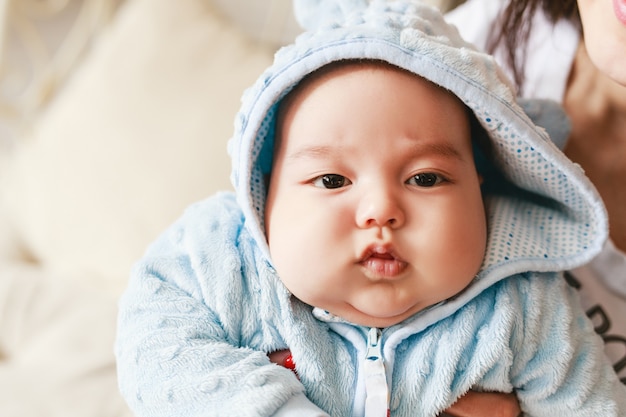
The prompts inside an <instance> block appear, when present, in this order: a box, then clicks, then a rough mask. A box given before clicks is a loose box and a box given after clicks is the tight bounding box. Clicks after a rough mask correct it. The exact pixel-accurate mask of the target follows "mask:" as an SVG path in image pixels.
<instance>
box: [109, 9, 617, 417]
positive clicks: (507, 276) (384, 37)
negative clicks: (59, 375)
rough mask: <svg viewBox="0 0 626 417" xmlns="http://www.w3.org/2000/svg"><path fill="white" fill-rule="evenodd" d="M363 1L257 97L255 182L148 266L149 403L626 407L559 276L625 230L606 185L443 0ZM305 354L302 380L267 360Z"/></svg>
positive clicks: (209, 412)
mask: <svg viewBox="0 0 626 417" xmlns="http://www.w3.org/2000/svg"><path fill="white" fill-rule="evenodd" d="M348 3H349V6H350V7H333V3H332V2H330V1H326V2H325V6H327V7H328V8H327V9H325V8H321V9H315V10H313V12H314V13H311V14H309V15H305V16H301V17H304V19H303V21H304V22H305V23H306V24H308V25H309V26H314V28H312V29H311V30H310V31H308V32H306V33H305V34H303V35H302V36H300V37H299V38H298V40H297V41H296V43H295V44H294V45H292V46H290V47H288V48H285V49H284V50H282V51H280V52H279V53H278V54H277V56H276V59H275V63H274V65H273V66H272V67H271V68H270V69H269V70H268V71H267V72H266V73H265V74H263V75H262V76H261V78H260V79H259V81H258V82H257V83H256V84H255V86H254V87H253V88H251V89H250V90H249V91H247V92H246V94H245V95H244V99H243V104H242V109H241V112H240V113H239V115H238V118H237V129H236V132H235V135H234V137H233V139H232V142H231V148H230V150H231V154H232V157H233V176H232V179H233V184H234V186H235V190H236V191H235V193H234V194H232V193H221V194H218V195H216V196H214V197H211V198H209V199H207V200H206V201H203V202H199V203H197V204H195V205H193V206H192V207H190V208H189V209H188V210H187V212H186V213H185V214H184V215H183V217H182V218H181V219H180V220H179V221H177V222H176V223H175V224H174V225H173V226H172V227H171V228H170V229H169V230H168V231H166V232H165V233H164V235H163V236H162V237H160V238H159V239H158V240H157V241H156V242H155V243H154V244H153V245H152V246H151V247H150V248H149V250H148V252H147V253H146V255H145V257H144V258H143V259H142V260H140V261H139V263H138V264H137V266H136V268H135V269H134V271H133V276H132V278H131V281H130V283H129V287H128V289H127V291H126V292H125V294H124V296H123V298H122V300H121V304H120V316H119V327H118V329H119V332H118V340H117V342H116V354H117V357H118V364H119V365H118V369H119V377H120V387H121V390H122V393H123V394H124V395H125V398H126V399H127V401H128V403H129V405H130V406H131V408H132V409H133V411H134V412H135V413H136V415H137V416H140V417H141V416H174V415H176V416H220V417H223V416H287V415H298V416H299V417H304V416H336V417H340V416H367V417H385V416H388V415H395V416H409V415H411V416H435V415H438V414H439V413H441V411H442V410H445V409H446V408H447V407H449V406H450V405H451V404H452V403H453V402H454V401H455V400H456V399H457V398H458V397H459V396H461V395H463V394H465V393H466V392H467V391H468V390H470V389H483V390H490V391H499V392H513V391H515V392H516V394H517V396H518V398H519V401H520V406H521V408H522V410H523V411H524V412H525V413H527V415H531V416H551V417H555V416H568V417H571V416H590V415H598V416H623V415H626V414H625V413H626V387H624V386H623V385H622V384H620V383H619V381H618V379H617V377H616V375H615V373H614V371H613V370H612V368H611V366H610V364H609V363H608V361H607V360H606V358H605V357H604V355H603V348H602V342H601V340H600V339H599V337H598V336H597V335H595V333H594V330H593V326H592V324H591V323H590V322H589V320H588V319H587V318H586V316H585V314H584V312H583V311H582V310H581V308H580V307H579V304H578V301H577V299H576V291H575V290H573V289H571V288H569V287H568V286H567V284H566V283H565V280H564V279H563V275H562V273H561V272H560V271H562V270H564V269H566V268H572V267H574V266H577V265H579V264H581V263H584V262H586V261H587V260H588V259H589V258H590V257H592V256H593V255H594V254H595V253H597V252H598V251H599V249H600V247H601V245H602V242H603V241H604V239H605V238H606V234H607V230H606V227H607V225H606V215H605V212H604V210H603V206H602V204H601V202H600V199H599V198H598V196H597V194H596V193H595V190H594V189H593V188H592V187H591V185H590V183H589V182H588V181H587V179H586V178H585V177H584V175H583V173H582V172H581V171H580V169H578V168H577V167H576V166H574V165H573V164H572V163H571V162H569V161H568V160H567V158H565V157H564V156H563V155H562V154H561V153H560V152H559V151H558V150H557V149H556V147H554V146H553V144H552V143H551V142H550V141H549V139H548V137H547V136H546V134H545V131H543V130H542V129H540V128H538V127H536V126H534V125H533V124H532V122H531V121H530V120H529V119H528V117H527V116H526V115H525V114H524V113H523V111H522V110H521V109H520V107H519V106H518V105H517V104H516V103H515V100H514V93H513V91H512V90H511V89H510V88H509V86H508V84H507V82H506V81H505V80H504V77H503V76H502V75H501V73H500V71H499V69H498V68H497V66H496V65H495V64H494V63H493V61H492V60H491V59H490V58H489V57H488V56H486V55H483V54H481V53H478V52H476V51H475V50H474V49H472V48H471V47H470V46H468V45H467V44H465V43H464V42H463V41H462V40H461V39H460V38H459V37H458V34H457V32H456V30H455V29H454V28H452V27H450V26H448V25H446V24H445V23H444V22H443V20H442V18H441V16H440V15H439V14H438V12H437V11H435V10H434V9H431V8H428V7H426V6H423V5H420V4H419V3H414V2H410V1H397V2H384V1H373V2H371V4H370V3H368V2H358V1H346V2H339V3H338V6H346V5H347V4H348ZM335 6H337V5H335ZM344 10H349V12H346V13H344ZM286 348H289V349H290V350H291V352H292V354H293V359H294V361H295V363H296V365H297V367H296V370H297V377H296V375H294V374H293V373H291V372H290V371H288V370H287V369H284V368H282V367H279V366H276V365H274V364H272V363H270V361H269V360H268V358H267V353H269V352H272V351H275V350H279V349H286Z"/></svg>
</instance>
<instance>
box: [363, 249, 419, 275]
mask: <svg viewBox="0 0 626 417" xmlns="http://www.w3.org/2000/svg"><path fill="white" fill-rule="evenodd" d="M358 264H359V265H361V266H362V267H363V268H364V269H365V271H366V275H367V276H369V277H370V278H378V279H381V278H382V279H390V278H394V277H397V276H398V275H400V274H401V273H402V272H403V271H404V270H405V269H406V267H407V265H408V264H407V262H406V261H404V260H403V259H402V257H400V255H399V254H398V253H397V252H396V251H395V249H394V248H393V246H392V245H390V244H386V245H381V244H372V245H369V246H368V247H367V248H366V249H365V250H364V251H363V252H362V254H361V257H360V258H359V261H358Z"/></svg>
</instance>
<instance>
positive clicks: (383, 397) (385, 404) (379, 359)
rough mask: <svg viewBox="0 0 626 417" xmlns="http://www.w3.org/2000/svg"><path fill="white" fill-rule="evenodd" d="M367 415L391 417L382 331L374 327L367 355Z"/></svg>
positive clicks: (368, 343) (371, 331)
mask: <svg viewBox="0 0 626 417" xmlns="http://www.w3.org/2000/svg"><path fill="white" fill-rule="evenodd" d="M364 370H365V417H389V414H390V412H389V387H388V385H387V374H386V373H385V363H384V360H383V352H382V331H381V330H380V329H377V328H376V327H372V328H371V329H370V330H369V333H368V335H367V349H366V355H365V363H364Z"/></svg>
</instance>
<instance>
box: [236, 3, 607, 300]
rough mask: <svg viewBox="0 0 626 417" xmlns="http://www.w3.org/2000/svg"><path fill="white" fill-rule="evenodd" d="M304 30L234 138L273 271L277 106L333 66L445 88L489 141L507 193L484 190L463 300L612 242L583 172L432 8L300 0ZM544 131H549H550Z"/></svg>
mask: <svg viewBox="0 0 626 417" xmlns="http://www.w3.org/2000/svg"><path fill="white" fill-rule="evenodd" d="M295 4H296V6H297V7H296V10H297V11H298V15H299V18H300V20H301V22H302V23H303V24H304V25H305V26H307V27H310V30H308V31H306V32H304V33H303V34H302V35H300V36H299V37H298V38H297V39H296V41H295V43H294V44H293V45H290V46H287V47H284V48H283V49H281V50H280V51H278V53H277V54H276V56H275V59H274V64H273V65H272V66H271V67H270V68H269V69H268V70H267V71H266V72H265V73H263V74H262V75H261V77H260V78H259V79H258V80H257V82H256V84H255V85H254V86H252V87H251V88H250V89H248V90H247V91H246V93H245V94H244V97H243V99H242V107H241V110H240V112H239V114H238V116H237V119H236V122H235V133H234V136H233V138H232V139H231V141H230V142H229V150H230V154H231V156H232V159H233V170H232V175H231V178H232V182H233V184H234V187H235V190H236V194H237V201H238V203H239V205H240V207H241V209H242V210H243V213H244V216H245V221H246V228H247V229H248V230H249V231H250V233H251V235H252V236H253V238H254V239H255V240H256V242H257V244H258V246H259V248H260V250H261V251H262V252H263V254H264V256H265V258H266V259H267V261H268V262H269V263H270V264H271V258H270V255H269V249H268V245H267V242H266V237H265V232H264V224H263V221H264V220H263V219H264V212H265V198H266V189H265V184H264V180H265V178H266V177H267V176H268V175H269V174H270V172H271V166H272V157H273V143H274V124H275V113H276V108H277V105H278V103H279V102H280V100H281V99H282V97H284V95H285V94H287V93H288V92H289V91H290V90H291V89H292V88H293V87H294V86H295V85H296V84H297V83H299V82H300V80H302V78H303V77H305V76H306V75H308V74H310V73H311V72H313V71H315V70H317V69H319V68H321V67H323V66H325V65H327V64H330V63H332V62H335V61H340V60H350V59H356V60H362V59H371V60H382V61H385V62H387V63H389V64H391V65H393V66H396V67H399V68H402V69H405V70H407V71H409V72H412V73H414V74H416V75H417V76H420V77H423V78H425V79H428V80H430V81H431V82H433V83H435V84H437V85H439V86H441V87H443V88H445V89H447V90H449V91H451V92H452V93H453V94H454V95H456V96H457V97H458V98H459V99H460V100H461V101H463V102H464V103H465V104H466V105H467V106H468V107H469V108H470V109H471V110H472V111H473V113H474V115H475V116H476V118H477V120H478V121H479V123H480V124H481V125H482V127H483V128H484V130H485V131H486V132H487V135H488V136H489V139H490V140H491V142H492V149H493V155H492V159H493V160H492V163H493V165H494V166H495V167H497V172H496V176H498V177H501V179H502V182H503V183H505V185H506V187H508V188H506V189H505V192H504V193H497V194H493V195H486V196H485V200H486V207H487V214H488V225H489V233H488V248H487V253H486V257H485V260H484V263H483V267H482V269H481V271H480V273H479V275H478V276H477V278H476V279H475V281H474V283H473V285H472V288H471V289H470V291H469V293H470V295H469V296H471V293H474V294H475V293H477V292H479V291H481V289H483V288H485V287H487V286H489V285H490V284H491V283H493V282H495V281H497V280H499V279H502V278H503V277H505V276H510V275H513V274H515V273H519V272H526V271H556V270H566V269H569V268H574V267H576V266H579V265H581V264H583V263H585V262H587V261H589V260H590V259H591V258H592V257H593V256H595V255H596V254H597V253H598V252H599V251H600V250H601V247H602V245H603V243H604V242H605V240H606V238H607V235H608V226H607V224H608V221H607V216H606V212H605V209H604V205H603V204H602V201H601V199H600V198H599V196H598V194H597V192H596V190H595V188H594V187H593V186H592V185H591V183H590V182H589V180H588V179H587V178H586V177H585V175H584V173H583V172H582V170H581V169H580V167H579V166H577V165H575V164H573V163H572V162H571V161H569V159H568V158H567V157H565V156H564V155H563V153H562V152H561V151H559V150H558V149H557V147H556V146H555V145H554V144H553V143H552V142H551V140H550V138H549V136H548V134H547V132H546V130H544V129H543V128H540V127H538V126H536V125H535V124H534V123H533V122H532V121H531V119H530V118H529V117H528V116H527V115H526V113H525V112H524V110H523V109H522V108H521V107H520V106H519V105H518V104H517V102H516V98H515V92H514V89H513V88H512V85H511V83H510V81H509V80H508V78H507V77H506V76H505V75H504V72H502V71H501V69H500V67H499V66H498V65H497V64H496V62H495V60H494V59H493V58H492V57H490V56H489V55H487V54H484V53H482V52H479V51H477V50H476V49H475V48H474V47H473V46H472V45H470V44H468V43H466V42H465V41H464V40H463V39H462V38H461V37H460V35H459V33H458V31H457V30H456V28H455V27H454V26H451V25H449V24H448V23H446V22H445V20H444V19H443V16H442V15H441V13H440V12H439V10H437V9H435V8H433V7H430V6H427V5H424V4H422V3H420V2H415V1H410V0H398V1H383V0H372V1H363V0H336V1H331V0H318V1H315V0H296V2H295ZM548 130H550V129H548Z"/></svg>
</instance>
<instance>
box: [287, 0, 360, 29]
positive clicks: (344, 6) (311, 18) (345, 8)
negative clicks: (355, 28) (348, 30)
mask: <svg viewBox="0 0 626 417" xmlns="http://www.w3.org/2000/svg"><path fill="white" fill-rule="evenodd" d="M368 3H369V2H368V0H297V1H295V2H294V14H295V16H296V20H297V21H298V23H299V24H300V26H302V28H304V29H306V30H316V29H319V28H321V27H324V26H330V25H333V24H336V25H339V24H341V23H342V22H344V21H345V20H346V17H347V16H348V15H350V14H353V13H355V12H356V11H360V10H364V9H366V8H367V6H368Z"/></svg>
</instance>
